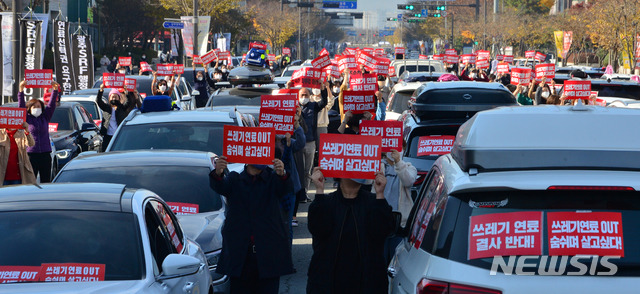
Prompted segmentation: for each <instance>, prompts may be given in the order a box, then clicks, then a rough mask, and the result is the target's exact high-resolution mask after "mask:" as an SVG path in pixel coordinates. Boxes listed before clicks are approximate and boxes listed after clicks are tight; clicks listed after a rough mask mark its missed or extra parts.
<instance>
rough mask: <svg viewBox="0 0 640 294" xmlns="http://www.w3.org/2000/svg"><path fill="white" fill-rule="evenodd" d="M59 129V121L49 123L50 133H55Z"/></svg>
mask: <svg viewBox="0 0 640 294" xmlns="http://www.w3.org/2000/svg"><path fill="white" fill-rule="evenodd" d="M57 131H58V123H49V133H55V132H57Z"/></svg>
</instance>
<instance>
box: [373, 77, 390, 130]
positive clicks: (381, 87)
mask: <svg viewBox="0 0 640 294" xmlns="http://www.w3.org/2000/svg"><path fill="white" fill-rule="evenodd" d="M387 83H388V82H387V79H386V77H385V76H382V75H380V76H378V91H376V97H377V98H378V106H377V108H376V119H377V120H382V121H384V120H385V119H386V117H387V101H388V100H389V94H390V93H391V87H388V86H386V84H387Z"/></svg>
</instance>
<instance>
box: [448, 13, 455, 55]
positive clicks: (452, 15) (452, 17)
mask: <svg viewBox="0 0 640 294" xmlns="http://www.w3.org/2000/svg"><path fill="white" fill-rule="evenodd" d="M447 14H449V13H447ZM453 19H454V14H453V13H451V47H450V48H453V47H454V43H453Z"/></svg>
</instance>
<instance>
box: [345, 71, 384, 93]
mask: <svg viewBox="0 0 640 294" xmlns="http://www.w3.org/2000/svg"><path fill="white" fill-rule="evenodd" d="M349 88H350V89H351V91H374V92H375V91H377V90H378V77H377V75H376V74H354V75H350V76H349Z"/></svg>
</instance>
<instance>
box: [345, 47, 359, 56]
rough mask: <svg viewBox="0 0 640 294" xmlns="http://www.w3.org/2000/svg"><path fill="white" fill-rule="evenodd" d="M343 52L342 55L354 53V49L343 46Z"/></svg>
mask: <svg viewBox="0 0 640 294" xmlns="http://www.w3.org/2000/svg"><path fill="white" fill-rule="evenodd" d="M344 52H346V53H345V54H343V55H355V54H356V49H353V48H345V49H344Z"/></svg>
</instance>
